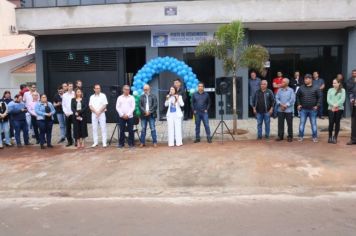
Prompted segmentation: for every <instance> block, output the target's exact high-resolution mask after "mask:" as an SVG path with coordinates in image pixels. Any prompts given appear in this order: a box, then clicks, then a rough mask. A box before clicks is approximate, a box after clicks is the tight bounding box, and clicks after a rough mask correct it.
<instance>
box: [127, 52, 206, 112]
mask: <svg viewBox="0 0 356 236" xmlns="http://www.w3.org/2000/svg"><path fill="white" fill-rule="evenodd" d="M163 71H169V72H172V73H175V74H176V75H178V76H179V77H180V78H182V79H183V81H184V84H185V86H186V88H187V89H188V91H189V93H190V94H193V93H194V92H195V91H196V88H197V87H198V83H199V80H198V79H197V76H196V75H195V74H194V73H193V70H192V68H191V67H189V66H188V65H187V64H185V63H184V62H183V61H179V60H177V59H176V58H174V57H157V58H155V59H152V60H150V61H149V62H148V63H147V64H146V65H144V66H143V67H142V68H141V69H140V70H139V71H138V72H137V74H136V75H135V76H134V81H133V84H132V87H131V90H132V91H133V95H134V97H135V101H136V109H135V113H136V115H139V114H140V109H139V105H138V104H139V100H140V96H141V95H142V94H143V86H144V85H145V84H147V83H148V82H149V81H151V80H152V78H153V76H154V75H156V74H159V73H161V72H163Z"/></svg>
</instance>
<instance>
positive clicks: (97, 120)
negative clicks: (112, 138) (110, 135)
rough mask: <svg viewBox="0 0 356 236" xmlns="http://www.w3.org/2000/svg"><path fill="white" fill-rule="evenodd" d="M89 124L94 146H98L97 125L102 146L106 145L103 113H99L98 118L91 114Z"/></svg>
mask: <svg viewBox="0 0 356 236" xmlns="http://www.w3.org/2000/svg"><path fill="white" fill-rule="evenodd" d="M91 123H92V126H93V141H94V144H98V124H99V125H100V129H101V137H102V139H103V145H106V142H107V134H106V116H105V113H101V114H100V116H99V118H98V117H97V116H96V115H95V114H94V113H92V114H91Z"/></svg>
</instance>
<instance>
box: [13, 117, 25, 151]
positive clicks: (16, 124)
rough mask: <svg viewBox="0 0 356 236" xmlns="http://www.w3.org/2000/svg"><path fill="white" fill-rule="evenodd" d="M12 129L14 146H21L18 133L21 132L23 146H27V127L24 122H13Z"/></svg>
mask: <svg viewBox="0 0 356 236" xmlns="http://www.w3.org/2000/svg"><path fill="white" fill-rule="evenodd" d="M13 124H14V129H15V139H16V144H17V145H21V137H20V133H21V131H22V133H23V140H24V142H25V144H29V140H28V126H27V122H26V120H14V121H13Z"/></svg>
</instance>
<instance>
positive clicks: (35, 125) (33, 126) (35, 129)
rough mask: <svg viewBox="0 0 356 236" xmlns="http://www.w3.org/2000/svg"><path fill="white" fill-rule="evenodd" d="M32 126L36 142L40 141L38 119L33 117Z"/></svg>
mask: <svg viewBox="0 0 356 236" xmlns="http://www.w3.org/2000/svg"><path fill="white" fill-rule="evenodd" d="M31 125H32V128H33V133H34V134H35V138H36V141H37V142H38V141H40V133H39V131H38V128H39V127H38V125H37V119H36V116H31Z"/></svg>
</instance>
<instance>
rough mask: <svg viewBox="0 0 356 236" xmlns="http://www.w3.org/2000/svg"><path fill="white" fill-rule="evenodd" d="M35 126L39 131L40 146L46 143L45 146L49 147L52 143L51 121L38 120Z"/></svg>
mask: <svg viewBox="0 0 356 236" xmlns="http://www.w3.org/2000/svg"><path fill="white" fill-rule="evenodd" d="M37 126H38V127H39V129H40V144H41V145H43V144H44V143H45V142H47V146H50V145H51V142H52V127H53V121H52V120H38V121H37Z"/></svg>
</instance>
